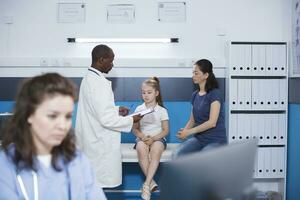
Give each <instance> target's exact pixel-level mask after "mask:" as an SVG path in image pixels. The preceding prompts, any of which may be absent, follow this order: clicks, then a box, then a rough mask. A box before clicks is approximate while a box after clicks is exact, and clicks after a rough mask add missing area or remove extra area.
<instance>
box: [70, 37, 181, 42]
mask: <svg viewBox="0 0 300 200" xmlns="http://www.w3.org/2000/svg"><path fill="white" fill-rule="evenodd" d="M68 42H70V43H106V42H108V43H178V42H179V39H178V38H68Z"/></svg>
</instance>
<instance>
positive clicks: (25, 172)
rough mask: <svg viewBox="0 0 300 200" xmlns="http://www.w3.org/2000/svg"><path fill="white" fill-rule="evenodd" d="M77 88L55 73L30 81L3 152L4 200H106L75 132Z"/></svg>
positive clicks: (0, 193) (0, 179) (0, 190)
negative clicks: (80, 149) (73, 125)
mask: <svg viewBox="0 0 300 200" xmlns="http://www.w3.org/2000/svg"><path fill="white" fill-rule="evenodd" d="M75 97H76V95H75V87H74V85H73V83H72V82H70V81H69V80H68V79H66V78H64V77H62V76H60V75H59V74H56V73H50V74H44V75H41V76H36V77H33V78H31V79H29V80H27V81H26V82H25V83H24V84H23V85H22V87H21V90H20V91H19V93H18V95H17V99H16V105H15V110H14V115H13V116H12V119H11V120H10V121H9V122H8V125H7V127H6V129H5V131H4V137H3V142H2V149H1V150H0V166H1V170H0V199H10V200H14V199H25V200H29V199H32V200H33V199H34V200H37V199H43V200H50V199H51V200H52V199H55V200H67V199H101V200H103V199H106V197H105V195H104V193H103V191H102V189H101V188H100V187H96V184H95V180H94V175H93V172H92V170H91V167H90V164H89V162H88V160H87V159H86V158H85V157H84V155H82V154H81V153H80V152H79V151H78V150H76V147H75V139H74V134H73V133H72V131H71V126H72V112H73V108H74V100H75Z"/></svg>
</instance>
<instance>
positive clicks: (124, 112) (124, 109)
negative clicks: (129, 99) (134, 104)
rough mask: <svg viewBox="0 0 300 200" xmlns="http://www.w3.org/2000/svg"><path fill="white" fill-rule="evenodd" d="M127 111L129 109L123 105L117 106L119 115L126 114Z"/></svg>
mask: <svg viewBox="0 0 300 200" xmlns="http://www.w3.org/2000/svg"><path fill="white" fill-rule="evenodd" d="M128 113H129V109H128V108H126V107H124V106H120V107H119V115H121V116H126V115H128Z"/></svg>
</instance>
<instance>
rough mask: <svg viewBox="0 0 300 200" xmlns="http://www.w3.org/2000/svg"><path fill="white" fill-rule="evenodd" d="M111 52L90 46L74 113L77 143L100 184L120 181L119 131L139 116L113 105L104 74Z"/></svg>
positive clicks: (118, 182)
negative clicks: (131, 114) (87, 67)
mask: <svg viewBox="0 0 300 200" xmlns="http://www.w3.org/2000/svg"><path fill="white" fill-rule="evenodd" d="M114 56H115V55H114V52H113V50H112V49H111V48H109V47H108V46H106V45H98V46H96V47H95V48H94V49H93V51H92V65H91V67H90V68H89V69H88V71H87V74H86V75H85V77H84V78H83V79H82V82H81V86H80V92H79V101H78V110H77V117H76V128H75V133H76V136H77V142H78V145H79V147H80V149H81V150H82V151H83V152H84V153H85V154H86V155H87V157H88V158H89V160H90V161H91V164H92V167H93V168H94V170H95V172H96V179H97V181H98V183H99V184H100V186H101V187H116V186H119V185H120V184H121V183H122V161H121V151H120V144H121V135H120V132H122V131H124V132H130V130H131V128H132V125H133V123H134V122H138V121H139V120H140V119H141V118H142V117H141V116H140V115H138V116H137V115H135V116H133V117H130V116H126V115H127V114H128V109H127V108H125V107H117V106H116V105H115V100H114V94H113V91H112V87H111V82H110V81H109V80H107V79H106V78H105V76H104V74H107V73H108V72H109V71H110V70H111V69H112V67H113V60H114Z"/></svg>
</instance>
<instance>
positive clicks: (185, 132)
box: [176, 128, 189, 140]
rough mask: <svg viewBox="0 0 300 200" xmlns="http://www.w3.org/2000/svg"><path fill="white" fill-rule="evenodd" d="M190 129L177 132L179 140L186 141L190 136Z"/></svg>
mask: <svg viewBox="0 0 300 200" xmlns="http://www.w3.org/2000/svg"><path fill="white" fill-rule="evenodd" d="M188 135H189V134H188V129H183V128H181V129H180V130H179V131H178V132H177V135H176V136H177V138H179V139H181V140H184V139H185V138H186V137H187V136H188Z"/></svg>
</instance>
